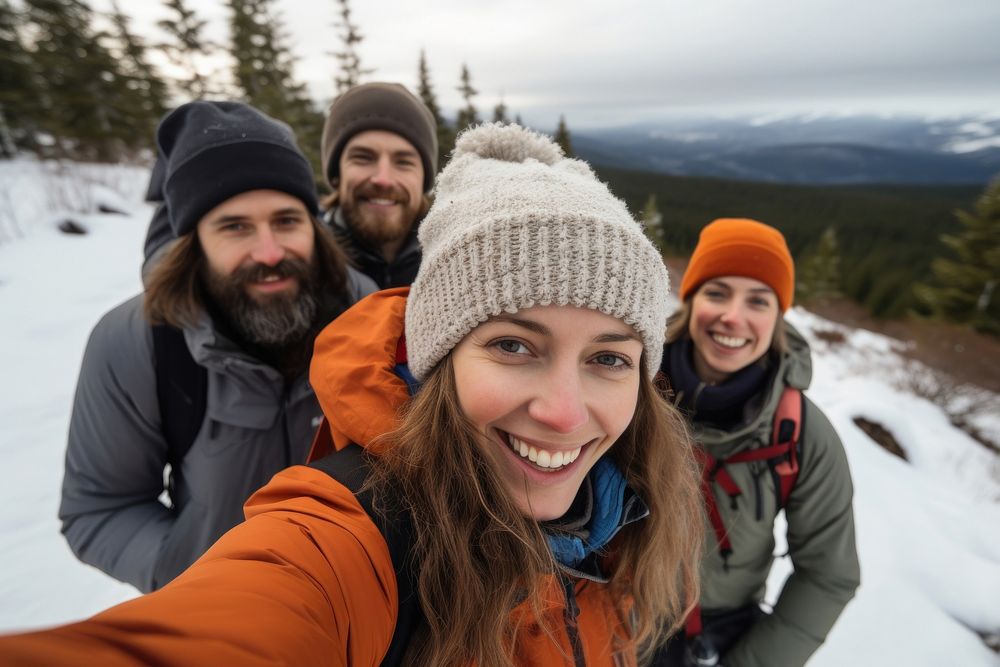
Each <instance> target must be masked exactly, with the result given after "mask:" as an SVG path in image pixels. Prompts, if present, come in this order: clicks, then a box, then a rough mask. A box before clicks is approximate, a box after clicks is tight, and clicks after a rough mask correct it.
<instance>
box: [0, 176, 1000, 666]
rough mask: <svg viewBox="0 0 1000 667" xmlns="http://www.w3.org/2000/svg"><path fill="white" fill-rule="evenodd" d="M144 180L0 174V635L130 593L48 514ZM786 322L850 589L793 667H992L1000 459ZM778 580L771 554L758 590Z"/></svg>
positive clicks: (886, 350)
mask: <svg viewBox="0 0 1000 667" xmlns="http://www.w3.org/2000/svg"><path fill="white" fill-rule="evenodd" d="M145 178H146V174H145V173H144V172H142V171H141V170H138V169H126V168H119V169H108V168H104V169H100V168H96V167H95V168H91V169H89V171H87V172H86V173H82V172H78V171H76V172H71V173H69V175H66V174H64V175H61V176H60V175H58V174H56V173H55V172H54V170H53V169H52V168H49V167H45V168H43V166H41V165H38V164H36V163H30V162H17V163H9V162H8V163H4V162H0V322H2V328H0V378H2V380H0V461H2V462H3V467H2V472H0V632H3V631H15V630H22V629H28V628H38V627H43V626H47V625H51V624H56V623H62V622H66V621H71V620H74V619H79V618H82V617H85V616H87V615H89V614H92V613H94V612H96V611H98V610H100V609H102V608H104V607H107V606H109V605H111V604H113V603H115V602H118V601H121V600H124V599H127V598H129V597H131V596H134V595H135V594H136V592H135V590H134V589H132V588H131V587H129V586H127V585H123V584H120V583H117V582H115V581H113V580H111V579H109V578H108V577H106V576H105V575H103V574H101V573H100V572H98V571H96V570H94V569H92V568H90V567H88V566H85V565H82V564H80V563H79V562H77V561H76V559H75V558H74V557H73V556H72V554H71V553H70V551H69V549H68V547H67V546H66V544H65V542H64V540H63V539H62V537H61V535H60V534H59V522H58V520H57V519H56V511H57V507H58V503H59V486H60V483H61V478H62V457H63V452H64V447H65V437H66V430H67V425H68V421H69V411H70V406H71V403H72V396H73V389H74V385H75V382H76V375H77V372H78V369H79V363H80V358H81V355H82V352H83V346H84V344H85V342H86V338H87V334H88V332H89V330H90V328H91V327H92V326H93V324H94V323H95V322H96V321H97V319H98V317H99V316H100V315H101V314H102V313H103V312H104V311H106V310H107V309H109V308H110V307H111V306H113V305H115V304H116V303H118V302H120V301H122V300H124V299H126V298H127V297H129V296H130V295H132V294H134V293H136V292H137V291H138V290H139V289H140V281H139V265H140V261H141V246H142V240H143V237H144V233H145V226H146V223H147V222H148V220H149V217H150V215H151V210H150V208H149V207H148V206H146V205H145V204H142V203H140V200H141V197H142V190H143V186H144V183H145ZM59 179H63V181H60V180H59ZM63 187H65V188H67V191H66V192H62V190H60V188H63ZM60 192H62V194H58V193H60ZM70 195H71V196H70ZM100 203H109V204H115V205H116V207H123V208H126V209H127V214H126V215H112V214H88V215H80V216H77V219H78V221H79V222H80V223H81V224H82V225H83V226H85V227H86V228H87V229H88V230H89V233H87V234H86V235H66V234H63V233H60V232H59V231H58V230H57V229H56V226H57V225H58V224H59V222H60V221H62V220H63V219H64V213H66V211H67V209H74V208H76V209H79V208H81V207H84V206H87V207H91V208H93V207H95V206H96V205H97V204H100ZM790 319H791V320H792V322H793V323H794V324H795V325H796V326H797V327H798V328H799V329H800V330H802V331H803V332H804V333H805V334H806V335H807V336H808V337H809V338H810V342H811V344H812V345H813V350H814V367H815V372H814V380H813V387H812V388H811V390H810V391H809V395H810V396H811V397H812V398H813V400H815V401H816V402H817V403H818V404H819V405H820V406H821V407H822V408H823V410H824V411H825V412H826V413H827V415H828V416H829V417H830V419H831V421H832V422H833V423H834V425H835V426H836V428H837V430H838V431H839V433H840V435H841V437H842V438H843V440H844V444H845V446H846V448H847V454H848V457H849V460H850V464H851V468H852V471H853V474H854V479H855V492H856V496H855V513H856V516H857V528H858V546H859V550H860V556H861V564H862V578H863V583H862V588H861V590H860V591H859V593H858V596H857V598H856V599H855V600H854V602H852V603H851V605H850V606H849V607H848V608H847V610H846V612H845V613H844V615H843V616H842V618H841V619H840V621H839V622H838V623H837V625H836V627H835V628H834V630H833V633H832V634H831V636H830V638H829V641H828V642H827V644H826V645H825V646H824V647H823V648H822V649H821V650H820V652H819V653H817V654H816V656H815V657H814V659H813V660H812V661H811V662H810V663H809V664H810V666H812V667H843V666H844V665H854V666H859V667H864V666H871V667H885V666H886V665H908V666H921V665H924V666H928V667H931V666H933V667H937V666H939V665H961V666H962V667H980V666H981V667H987V666H991V665H992V666H996V665H1000V657H998V655H997V653H995V652H993V651H991V650H990V649H988V648H987V646H986V645H985V643H984V641H983V639H982V638H981V636H980V635H991V634H992V635H994V637H996V636H998V635H1000V529H998V527H1000V461H998V459H997V457H995V456H993V455H991V454H989V453H987V452H986V450H985V449H984V448H983V447H982V446H980V445H979V444H978V443H976V442H974V441H973V440H971V439H970V438H969V437H967V436H966V435H965V434H964V433H962V432H961V431H958V430H956V429H955V428H953V427H952V426H951V424H950V423H949V420H948V417H947V415H946V414H945V413H944V412H943V411H942V410H941V409H940V408H938V407H937V406H935V405H934V404H932V403H930V402H928V401H926V400H924V399H922V398H918V397H916V396H915V395H914V394H912V393H910V392H908V391H906V390H905V389H901V388H900V387H901V386H905V385H906V384H907V383H908V382H911V380H912V378H914V377H915V376H920V375H926V378H924V380H922V381H932V380H933V378H932V375H931V374H930V371H928V370H927V369H920V368H919V367H916V366H914V365H913V364H912V363H907V362H904V361H903V360H902V358H901V357H900V356H899V354H898V352H899V350H901V349H902V347H903V343H901V342H899V341H894V340H891V339H888V338H885V337H882V336H878V335H875V334H872V333H870V332H865V331H856V330H848V329H843V328H841V327H839V325H837V324H835V323H831V322H827V321H825V320H822V319H820V318H817V317H815V316H813V315H811V314H810V313H808V312H805V311H803V310H801V309H796V310H795V311H794V312H793V313H792V314H791V315H790ZM961 399H962V397H961V396H958V397H956V400H961ZM995 399H996V397H993V400H994V401H995ZM856 417H864V418H866V419H868V420H870V421H873V422H877V423H879V424H881V425H882V426H884V427H885V428H887V429H888V430H889V431H890V432H892V433H893V435H894V436H895V437H896V439H897V440H898V441H899V442H900V444H901V445H902V447H903V448H904V450H905V452H906V454H907V457H908V459H909V462H905V461H903V460H902V459H900V458H897V457H894V456H892V455H890V454H888V453H887V452H886V451H885V450H883V449H881V448H879V447H878V446H876V445H875V444H874V443H873V441H872V440H871V439H870V438H869V437H868V436H867V435H865V433H864V432H863V431H861V430H860V429H859V428H858V427H857V426H856V425H855V422H854V419H855V418H856ZM977 426H978V427H979V428H980V429H981V430H983V431H986V432H990V433H992V434H993V435H994V437H996V436H997V435H998V434H1000V415H998V414H997V413H996V411H994V412H992V413H990V412H983V413H981V414H980V416H979V421H978V422H977ZM779 549H781V545H779ZM789 568H790V564H789V563H788V562H787V558H785V559H781V560H779V562H778V566H777V567H776V568H775V571H774V572H773V573H772V581H771V584H772V586H771V588H772V590H773V589H774V588H775V587H777V586H780V583H781V581H782V579H783V577H784V576H786V575H787V573H788V571H789Z"/></svg>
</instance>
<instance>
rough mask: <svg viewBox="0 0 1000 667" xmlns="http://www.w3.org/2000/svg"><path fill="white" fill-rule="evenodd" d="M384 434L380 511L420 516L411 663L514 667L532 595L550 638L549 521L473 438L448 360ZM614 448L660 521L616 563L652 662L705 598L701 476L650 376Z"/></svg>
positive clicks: (616, 581)
mask: <svg viewBox="0 0 1000 667" xmlns="http://www.w3.org/2000/svg"><path fill="white" fill-rule="evenodd" d="M640 366H641V367H642V368H643V369H644V368H645V364H640ZM643 373H644V374H645V370H643ZM386 437H387V438H389V439H390V440H391V446H389V447H386V448H385V450H384V453H383V454H381V455H380V456H379V457H377V458H375V459H374V460H373V464H372V468H373V477H372V482H371V484H372V486H373V488H374V491H375V498H376V507H377V508H382V510H383V511H384V510H385V508H387V507H388V506H389V505H390V503H387V502H384V501H380V500H378V499H379V498H380V497H382V498H391V497H398V496H401V497H402V499H403V503H404V506H405V508H406V509H408V510H409V511H410V512H411V514H412V517H413V522H414V533H415V543H414V547H413V549H414V551H413V558H414V562H416V563H419V569H418V572H419V574H418V585H417V589H418V593H419V596H420V602H421V606H422V608H423V610H424V613H425V615H426V620H427V627H426V628H425V631H424V633H423V634H422V635H421V636H419V637H418V638H417V639H416V640H415V642H414V643H413V644H411V646H410V648H409V649H408V654H407V656H408V658H412V661H413V662H414V663H415V664H433V665H465V664H468V663H470V662H473V663H475V664H477V665H481V666H483V667H501V666H503V665H510V664H511V661H512V655H513V649H514V643H515V641H516V632H517V628H514V627H512V626H511V619H510V614H509V612H510V611H511V610H513V609H514V607H515V606H517V605H518V604H519V603H520V602H522V601H524V600H525V599H527V601H528V602H529V604H530V605H531V607H532V609H533V611H534V616H535V618H536V619H538V620H539V622H540V623H541V624H542V626H543V628H545V630H546V631H547V632H549V633H550V635H551V633H552V628H546V627H545V625H544V616H543V614H542V613H541V609H542V606H543V600H542V594H543V590H544V581H545V580H546V575H551V574H552V573H553V572H555V570H556V567H557V566H556V564H555V562H554V560H553V558H552V554H551V551H550V549H549V547H548V545H547V543H546V541H545V537H544V535H543V533H542V530H541V528H540V526H539V524H538V523H537V522H536V521H535V520H533V519H532V518H530V517H526V516H524V515H523V514H522V513H521V511H520V510H519V509H518V507H517V506H516V505H515V503H514V502H513V500H512V499H511V498H510V497H509V495H508V494H507V493H506V491H505V490H504V487H503V485H502V484H501V482H500V481H499V479H498V478H497V475H496V474H495V472H494V470H493V468H492V466H491V463H490V462H489V460H488V459H487V457H486V455H485V454H484V453H483V452H482V451H481V449H480V447H479V446H478V445H477V444H476V442H477V434H476V431H475V428H474V427H473V426H472V424H471V423H470V422H469V421H468V419H466V417H465V416H464V414H463V413H462V410H461V407H460V406H459V404H458V394H457V391H456V385H455V375H454V370H453V365H452V359H451V355H448V356H447V357H445V358H444V360H443V361H441V362H440V363H439V364H438V365H437V366H436V367H435V369H434V370H433V371H432V372H431V374H430V376H429V377H428V379H427V381H426V382H425V383H424V385H423V387H422V388H421V390H420V392H419V393H418V394H417V396H416V397H415V398H414V399H413V401H412V402H411V404H410V405H409V407H408V409H407V411H406V413H405V415H404V418H403V421H402V425H401V427H400V428H399V429H398V430H397V431H395V432H394V433H392V434H390V435H388V436H386ZM610 452H611V455H612V456H613V457H614V458H615V460H616V462H617V463H618V465H619V467H620V468H621V470H622V472H623V473H624V475H625V477H626V479H627V480H628V482H629V483H630V484H631V486H632V488H633V489H634V490H635V491H636V493H638V494H639V496H640V497H641V498H642V499H643V500H644V501H645V502H646V504H647V505H648V507H649V509H650V516H649V517H647V518H646V519H644V520H642V521H639V522H637V523H634V524H629V525H627V526H625V527H624V528H623V529H622V531H621V532H620V533H619V534H618V536H616V538H615V541H614V542H613V543H612V549H611V555H612V557H611V558H610V559H608V563H607V565H608V567H609V569H610V571H609V572H608V574H609V576H610V582H609V584H608V586H609V587H610V591H611V594H612V595H613V596H614V598H615V599H616V600H617V601H618V605H617V607H618V613H619V619H617V620H618V621H619V624H620V627H625V628H632V629H633V633H632V635H631V636H630V637H622V638H621V646H620V647H619V648H620V649H622V650H638V651H640V652H641V653H643V655H644V657H646V654H648V653H649V652H650V651H652V649H653V648H654V647H655V644H656V642H657V641H659V640H660V639H661V638H662V637H664V636H666V635H667V634H668V633H670V632H672V631H673V630H675V629H676V628H677V627H679V625H680V623H681V622H682V620H683V618H684V615H685V614H686V612H687V610H688V609H690V607H691V606H692V605H693V601H694V600H697V599H698V583H697V567H698V562H699V556H700V548H701V540H702V532H703V519H702V514H701V512H702V505H701V497H700V495H699V487H698V479H699V476H698V472H697V468H696V466H695V463H694V459H693V455H692V449H691V441H690V438H689V436H688V433H687V429H686V427H685V425H684V421H683V418H682V417H681V416H680V415H679V413H677V411H676V410H675V409H674V408H672V407H671V406H670V405H668V404H667V403H666V402H665V401H664V400H663V399H662V398H660V396H659V394H658V393H657V392H656V390H655V389H654V388H653V385H652V383H651V382H650V381H649V379H648V378H646V377H643V378H642V381H641V382H640V388H639V395H638V403H637V407H636V412H635V415H634V417H633V419H632V422H631V424H630V425H629V427H628V428H627V429H626V431H625V432H624V433H623V434H622V436H621V437H620V438H619V439H618V441H617V442H616V443H615V445H614V446H613V447H612V448H611V450H610ZM609 620H610V619H609Z"/></svg>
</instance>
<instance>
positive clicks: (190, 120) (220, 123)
mask: <svg viewBox="0 0 1000 667" xmlns="http://www.w3.org/2000/svg"><path fill="white" fill-rule="evenodd" d="M156 143H157V146H158V147H159V153H160V154H159V158H158V160H157V168H156V169H154V171H153V177H152V179H151V181H150V185H149V192H148V193H147V198H148V199H151V200H154V201H155V200H162V201H165V202H166V205H167V209H168V210H169V212H170V226H171V228H172V229H173V232H174V235H175V236H183V235H184V234H187V233H188V232H190V231H192V230H193V229H194V228H195V226H196V225H197V224H198V221H199V220H201V218H202V217H203V216H204V215H205V214H206V213H208V212H209V211H211V210H212V209H213V208H215V207H216V206H218V205H219V204H221V203H222V202H224V201H226V200H227V199H230V198H231V197H235V196H236V195H238V194H241V193H243V192H248V191H250V190H278V191H280V192H285V193H287V194H290V195H292V196H293V197H296V198H298V199H300V200H302V203H303V204H304V205H305V207H306V209H308V210H309V212H310V213H312V214H313V215H318V214H319V204H318V202H317V199H316V189H315V185H314V183H313V172H312V168H311V167H310V166H309V161H308V160H306V158H305V156H304V155H303V154H302V152H301V151H300V150H299V148H298V145H296V143H295V136H294V135H293V134H292V130H291V128H289V127H288V126H287V125H285V124H284V123H282V122H280V121H277V120H275V119H273V118H271V117H269V116H266V115H264V114H263V113H261V112H260V111H257V110H256V109H254V108H253V107H250V106H247V105H246V104H241V103H239V102H189V103H188V104H184V105H181V106H179V107H177V108H176V109H174V110H173V111H171V112H170V113H168V114H167V115H166V116H165V117H164V118H163V120H162V121H160V125H159V127H158V128H157V129H156Z"/></svg>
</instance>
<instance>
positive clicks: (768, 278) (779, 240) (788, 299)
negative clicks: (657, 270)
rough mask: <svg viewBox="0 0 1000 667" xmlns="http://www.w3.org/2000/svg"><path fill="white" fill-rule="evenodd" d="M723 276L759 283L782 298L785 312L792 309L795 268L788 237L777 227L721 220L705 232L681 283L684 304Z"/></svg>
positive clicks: (703, 230) (732, 219)
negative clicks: (700, 288)
mask: <svg viewBox="0 0 1000 667" xmlns="http://www.w3.org/2000/svg"><path fill="white" fill-rule="evenodd" d="M720 276H744V277H747V278H754V279H755V280H759V281H761V282H762V283H764V284H765V285H767V286H768V287H770V288H771V289H773V290H774V293H775V294H777V295H778V304H779V305H780V306H781V310H782V312H784V311H786V310H788V308H789V307H790V306H791V305H792V297H793V296H794V294H795V264H794V263H793V262H792V255H791V253H790V252H788V245H787V244H786V243H785V237H784V236H782V235H781V232H779V231H778V230H777V229H775V228H774V227H771V226H769V225H765V224H763V223H761V222H757V221H756V220H747V219H741V218H720V219H719V220H715V221H714V222H712V223H710V224H708V225H707V226H706V227H705V228H704V229H702V230H701V235H700V236H699V238H698V245H697V247H695V249H694V253H693V254H692V255H691V261H690V262H689V263H688V267H687V270H686V271H685V272H684V279H683V280H682V281H681V291H680V296H681V300H682V301H686V300H687V299H688V297H690V296H691V295H692V294H694V292H695V290H697V289H698V288H699V287H700V286H701V284H702V283H703V282H705V281H706V280H709V279H710V278H718V277H720Z"/></svg>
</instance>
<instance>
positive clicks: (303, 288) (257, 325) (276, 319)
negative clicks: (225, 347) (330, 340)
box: [205, 257, 319, 348]
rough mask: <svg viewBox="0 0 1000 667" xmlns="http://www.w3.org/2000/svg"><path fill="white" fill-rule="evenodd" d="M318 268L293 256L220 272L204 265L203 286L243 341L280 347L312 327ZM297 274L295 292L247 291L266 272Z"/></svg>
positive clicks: (264, 275) (287, 276)
mask: <svg viewBox="0 0 1000 667" xmlns="http://www.w3.org/2000/svg"><path fill="white" fill-rule="evenodd" d="M317 274H318V269H317V267H316V266H315V263H313V264H312V265H311V264H310V263H309V262H305V261H303V260H301V259H298V258H295V257H289V258H286V259H283V260H281V261H280V262H279V263H278V264H276V265H274V266H266V265H264V264H254V265H252V266H241V267H239V268H237V269H236V270H235V271H233V272H232V273H231V274H229V275H221V274H219V273H217V272H215V271H214V270H212V268H211V267H209V266H205V277H206V279H205V288H206V290H207V291H208V294H209V295H210V296H211V297H212V299H213V300H214V301H215V305H216V306H217V307H218V308H219V309H220V310H221V311H222V313H223V314H224V315H225V316H226V318H227V319H228V320H229V324H230V325H232V327H233V328H234V329H235V330H236V331H235V333H236V334H237V335H238V336H240V337H241V338H242V339H243V340H244V341H245V342H247V343H251V344H254V345H259V346H262V347H267V348H281V347H285V346H288V345H290V344H293V343H297V342H299V341H301V340H302V339H303V338H304V337H305V335H306V334H307V333H309V331H310V330H311V329H312V328H313V324H314V322H315V320H316V313H317V311H318V310H319V300H318V299H317V297H316V285H317V283H318V282H319V280H318V275H317ZM274 275H276V276H278V278H279V279H283V278H296V279H297V282H298V290H297V292H296V293H294V294H287V293H278V294H271V295H265V296H262V297H260V298H259V299H257V298H254V297H253V296H251V295H250V294H249V292H248V291H247V286H248V285H250V284H251V283H255V282H260V281H262V280H263V279H264V278H266V277H268V276H274Z"/></svg>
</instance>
